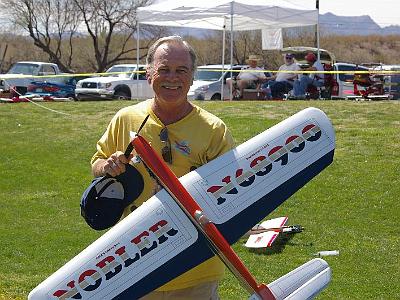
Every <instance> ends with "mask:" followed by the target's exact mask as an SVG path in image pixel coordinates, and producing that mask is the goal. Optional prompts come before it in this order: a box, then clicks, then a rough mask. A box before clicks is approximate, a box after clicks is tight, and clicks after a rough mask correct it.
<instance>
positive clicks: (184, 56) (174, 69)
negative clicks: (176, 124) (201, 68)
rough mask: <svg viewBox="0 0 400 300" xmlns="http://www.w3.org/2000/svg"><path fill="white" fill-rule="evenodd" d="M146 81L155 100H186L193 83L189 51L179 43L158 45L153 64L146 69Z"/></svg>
mask: <svg viewBox="0 0 400 300" xmlns="http://www.w3.org/2000/svg"><path fill="white" fill-rule="evenodd" d="M147 81H148V82H149V84H150V85H151V86H152V88H153V90H154V93H155V96H156V99H157V100H161V101H165V102H180V101H186V100H187V93H188V91H189V88H190V86H191V85H192V83H193V69H192V60H191V58H190V54H189V51H188V50H187V49H186V48H185V47H184V46H182V45H181V44H179V43H168V44H167V43H166V44H162V45H160V46H159V47H158V48H157V50H156V52H155V53H154V62H153V66H152V67H150V69H148V70H147Z"/></svg>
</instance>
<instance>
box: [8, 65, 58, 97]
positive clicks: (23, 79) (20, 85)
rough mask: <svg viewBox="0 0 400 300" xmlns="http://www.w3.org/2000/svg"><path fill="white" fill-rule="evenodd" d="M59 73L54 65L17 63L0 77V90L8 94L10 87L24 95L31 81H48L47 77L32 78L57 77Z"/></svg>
mask: <svg viewBox="0 0 400 300" xmlns="http://www.w3.org/2000/svg"><path fill="white" fill-rule="evenodd" d="M60 73H61V72H60V69H59V68H58V66H57V65H56V64H52V63H47V62H37V61H21V62H17V63H15V64H14V65H12V67H11V68H10V70H9V71H8V72H7V73H6V74H1V75H0V90H2V91H3V92H10V87H13V89H14V90H16V91H17V92H18V93H19V94H21V95H24V94H25V93H26V92H27V88H28V85H29V84H30V83H31V82H32V81H33V80H35V81H45V80H49V78H48V77H38V78H36V79H33V78H32V76H47V75H50V76H51V75H59V74H60ZM16 77H17V78H16Z"/></svg>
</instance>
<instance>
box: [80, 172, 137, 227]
mask: <svg viewBox="0 0 400 300" xmlns="http://www.w3.org/2000/svg"><path fill="white" fill-rule="evenodd" d="M143 188H144V181H143V177H142V175H141V174H140V173H139V171H137V170H136V168H135V167H133V166H131V165H126V171H125V172H124V173H122V174H121V175H118V176H116V177H110V176H103V177H98V178H95V179H94V180H93V181H92V183H91V184H90V186H89V187H88V188H87V189H86V190H85V192H84V193H83V195H82V198H81V204H80V206H81V215H82V216H83V217H84V219H85V221H86V223H87V224H88V225H89V226H90V227H91V228H93V229H95V230H104V229H107V228H110V227H111V226H114V225H115V224H116V223H117V222H118V221H119V220H120V218H121V216H122V213H123V211H124V209H125V207H127V206H128V205H129V204H131V203H132V202H133V201H134V200H135V199H136V198H137V197H138V196H139V195H140V194H141V193H142V191H143Z"/></svg>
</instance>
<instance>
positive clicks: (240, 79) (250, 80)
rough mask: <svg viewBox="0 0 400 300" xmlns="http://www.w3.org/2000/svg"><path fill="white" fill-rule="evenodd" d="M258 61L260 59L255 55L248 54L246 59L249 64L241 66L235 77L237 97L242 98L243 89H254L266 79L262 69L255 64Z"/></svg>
mask: <svg viewBox="0 0 400 300" xmlns="http://www.w3.org/2000/svg"><path fill="white" fill-rule="evenodd" d="M259 61H261V59H260V58H259V57H258V56H257V55H249V58H248V59H247V63H248V64H249V65H248V66H246V67H244V68H242V70H241V71H240V73H239V74H238V76H237V77H236V82H235V83H236V87H237V89H238V90H239V95H238V96H237V98H239V99H240V98H243V90H244V89H247V88H250V89H256V88H257V85H258V84H259V83H262V82H264V81H265V80H266V79H267V77H266V76H265V74H264V70H263V69H262V68H260V67H258V66H257V65H258V63H259ZM235 83H234V84H235Z"/></svg>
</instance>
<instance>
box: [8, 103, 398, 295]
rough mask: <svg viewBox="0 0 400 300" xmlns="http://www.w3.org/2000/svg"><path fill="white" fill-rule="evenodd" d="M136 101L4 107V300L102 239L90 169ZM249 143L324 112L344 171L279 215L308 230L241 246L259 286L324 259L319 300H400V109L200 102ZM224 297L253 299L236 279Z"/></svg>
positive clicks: (311, 187) (322, 178) (324, 176)
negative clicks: (88, 200) (327, 274)
mask: <svg viewBox="0 0 400 300" xmlns="http://www.w3.org/2000/svg"><path fill="white" fill-rule="evenodd" d="M133 103H134V102H128V101H110V102H101V101H99V102H68V103H45V104H43V105H44V106H46V107H48V108H50V109H53V110H57V111H61V112H63V113H67V114H69V115H62V114H57V113H55V112H51V111H48V110H44V109H42V108H40V107H38V106H35V105H33V104H30V103H18V104H0V128H1V129H0V130H1V133H0V153H1V159H0V170H1V176H0V224H1V226H0V241H1V247H0V258H1V259H0V299H26V297H27V294H28V293H29V291H30V290H31V289H33V288H34V287H35V286H36V285H37V284H38V283H40V282H41V281H42V280H44V279H45V278H46V277H47V276H49V275H50V274H52V273H53V272H54V271H56V270H57V269H58V268H59V267H61V266H62V265H63V264H64V263H66V262H67V261H68V260H70V259H71V258H72V257H73V256H75V255H76V254H77V253H79V252H80V251H81V250H83V249H84V248H85V247H86V246H87V245H89V244H90V243H91V242H92V241H94V240H95V239H96V238H97V237H99V236H100V235H101V233H98V232H95V231H93V230H91V229H90V228H89V227H88V226H87V225H86V224H85V222H84V220H83V218H82V217H81V216H80V214H79V200H80V196H81V193H82V192H83V190H84V189H85V188H86V187H87V186H88V184H89V182H90V180H91V173H90V166H89V160H90V157H91V156H92V154H93V153H94V151H95V144H96V141H97V140H98V138H99V137H100V135H101V134H102V133H103V131H104V130H105V128H106V126H107V124H108V122H109V120H110V119H111V117H112V116H113V114H114V113H115V112H116V111H117V110H118V109H119V108H122V107H124V106H127V105H130V104H133ZM197 104H198V105H200V106H202V107H204V108H205V109H207V110H209V111H210V112H212V113H214V114H216V115H217V116H219V117H221V118H222V119H223V120H224V121H225V122H226V123H227V124H228V126H229V127H230V128H231V131H232V133H233V135H234V137H235V139H236V142H237V143H241V142H243V141H245V140H247V139H249V138H250V137H252V136H254V135H256V134H257V133H259V132H261V131H263V130H265V129H267V128H268V127H270V126H272V125H274V124H276V123H278V122H280V121H281V120H283V119H285V118H287V117H289V116H290V115H292V114H294V113H296V112H297V111H299V110H301V109H303V108H306V107H309V106H314V107H318V108H320V109H322V110H323V111H324V112H325V113H326V114H327V115H328V116H329V117H330V119H331V120H332V122H333V124H334V127H335V131H336V138H337V148H336V152H335V159H334V163H333V164H332V165H331V166H329V167H328V168H327V169H326V170H324V171H323V172H322V173H321V174H320V175H318V176H317V177H316V178H315V179H314V180H312V181H311V182H310V183H308V184H307V185H306V186H305V187H303V188H302V189H301V190H300V191H299V192H297V193H296V194H295V195H293V196H292V197H291V198H290V199H288V200H287V201H286V202H285V203H284V204H283V205H281V206H280V207H279V208H278V209H277V210H276V211H275V212H273V213H272V214H271V215H270V217H275V216H282V215H287V216H289V223H290V224H301V225H302V226H304V227H305V231H304V232H302V233H300V234H297V235H295V236H294V237H293V238H291V239H288V240H280V241H278V242H277V243H276V245H275V247H274V248H273V249H272V250H268V251H266V252H257V253H255V252H250V251H248V249H246V248H244V247H243V243H244V242H245V240H244V239H243V240H240V241H239V242H238V243H236V244H235V245H234V249H235V251H236V252H237V253H238V254H239V255H240V257H241V258H242V259H243V260H244V261H245V264H246V265H247V266H248V268H249V269H250V270H251V271H252V272H253V273H254V275H255V276H256V277H257V279H258V280H259V281H263V282H266V283H268V282H270V281H272V280H274V279H276V278H278V277H279V276H281V275H283V274H285V273H287V272H288V271H290V270H291V269H293V268H295V267H297V266H299V265H300V264H302V263H304V262H306V261H308V260H310V259H312V258H313V254H314V253H316V252H318V251H321V250H339V251H340V255H339V256H329V257H326V258H325V259H326V261H327V262H328V263H329V264H330V266H331V268H332V271H333V279H332V282H331V284H330V286H329V287H328V289H326V290H325V291H324V292H323V293H322V294H321V295H320V296H319V299H400V289H399V286H400V260H399V250H400V243H399V239H400V227H399V225H398V223H397V221H398V220H399V219H400V205H399V202H400V101H398V102H396V101H385V102H351V101H289V102H250V101H246V102H198V103H197ZM220 295H221V298H222V299H229V300H230V299H246V298H247V293H246V292H245V291H244V290H243V289H242V288H241V287H240V286H239V285H238V283H237V281H236V280H235V279H234V277H233V276H232V275H231V274H229V273H228V272H227V274H226V277H225V279H224V280H223V282H222V285H221V288H220Z"/></svg>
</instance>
